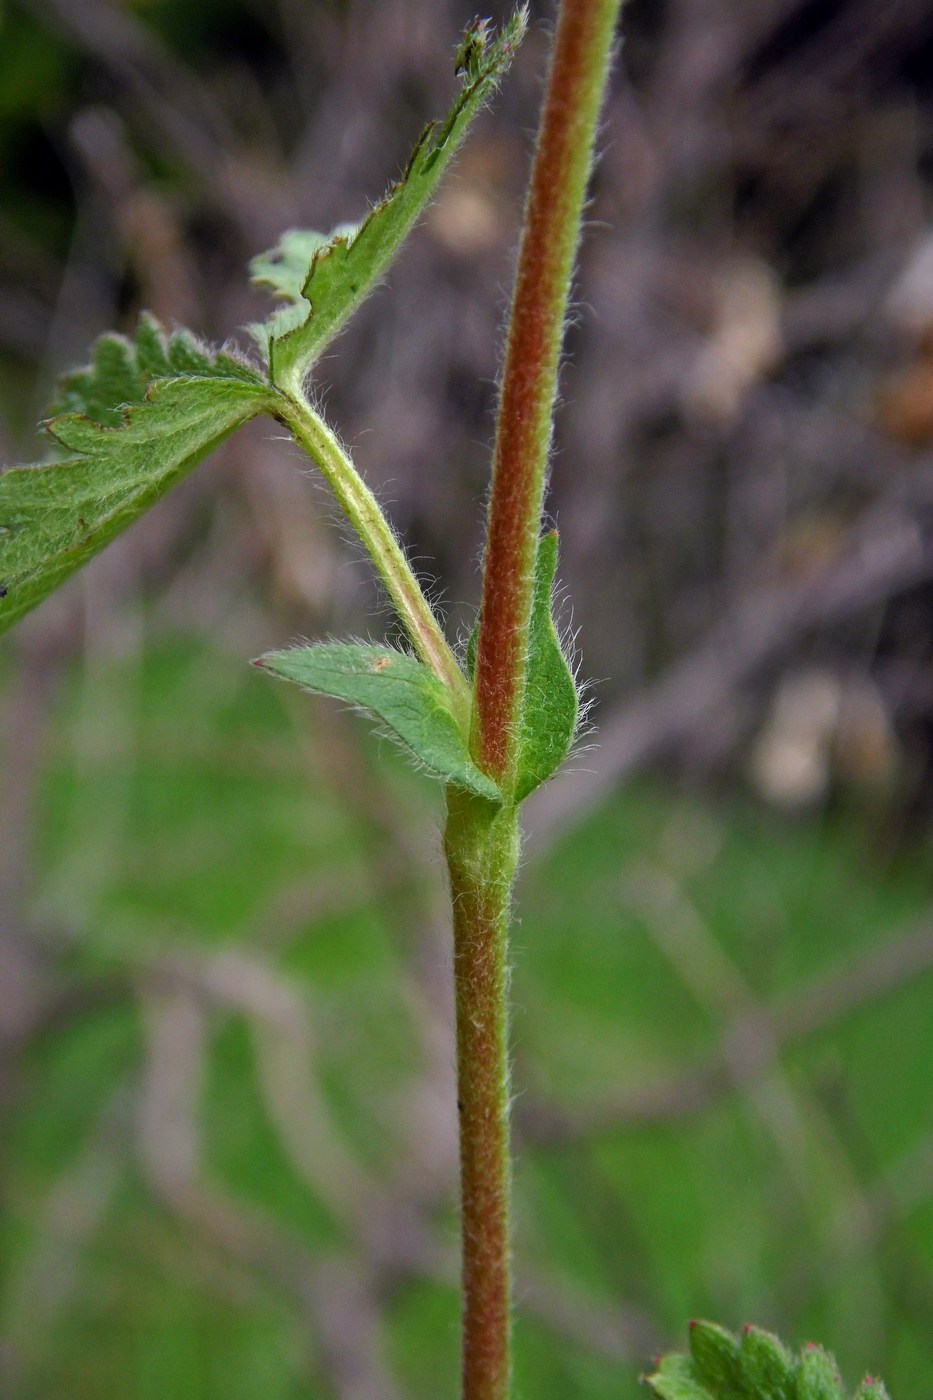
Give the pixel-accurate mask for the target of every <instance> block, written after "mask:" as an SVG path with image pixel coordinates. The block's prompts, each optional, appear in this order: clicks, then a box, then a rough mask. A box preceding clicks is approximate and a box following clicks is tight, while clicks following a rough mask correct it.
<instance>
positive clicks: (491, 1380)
mask: <svg viewBox="0 0 933 1400" xmlns="http://www.w3.org/2000/svg"><path fill="white" fill-rule="evenodd" d="M445 850H446V855H447V864H448V867H449V870H450V883H451V893H452V896H453V909H454V978H455V986H456V1007H457V1108H458V1111H459V1116H460V1197H461V1206H460V1209H461V1230H462V1234H463V1396H464V1400H506V1397H507V1396H508V1394H509V1383H510V1373H511V1363H510V1337H509V1333H510V1327H509V1313H510V1308H511V1282H510V1275H511V1262H510V1252H509V1251H510V1247H509V1195H510V1158H509V1056H508V923H509V897H510V890H511V886H512V880H513V878H514V874H515V866H516V862H517V858H518V813H517V809H516V808H515V807H500V806H497V805H496V804H494V803H491V802H487V801H486V800H485V799H483V798H480V797H474V796H473V795H472V794H470V793H467V792H464V791H462V790H461V789H457V788H450V789H448V818H447V830H446V835H445Z"/></svg>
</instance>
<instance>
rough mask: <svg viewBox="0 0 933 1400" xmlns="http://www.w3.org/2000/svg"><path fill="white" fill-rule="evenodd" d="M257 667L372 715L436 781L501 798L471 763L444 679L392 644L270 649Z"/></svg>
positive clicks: (347, 643)
mask: <svg viewBox="0 0 933 1400" xmlns="http://www.w3.org/2000/svg"><path fill="white" fill-rule="evenodd" d="M255 664H256V665H257V666H261V667H262V668H263V670H266V671H269V672H271V674H272V675H274V676H280V677H281V678H282V679H283V680H288V681H294V682H295V683H296V684H297V685H300V686H302V687H303V688H304V689H305V690H310V691H313V692H314V693H315V694H318V695H331V696H333V697H335V698H336V699H338V700H346V701H347V702H348V703H349V704H351V705H355V706H358V707H359V708H360V709H362V710H366V711H368V712H369V713H370V714H372V715H375V716H376V718H377V719H379V720H381V721H382V722H383V724H384V725H385V726H386V727H387V729H388V730H389V731H390V733H391V734H392V735H393V737H394V738H396V739H398V740H400V742H401V743H402V744H403V745H404V747H405V748H407V749H408V750H409V752H410V753H411V754H413V755H414V757H415V759H416V760H417V761H418V762H419V763H420V764H423V766H424V767H425V768H427V769H428V771H429V772H430V773H432V774H433V775H434V776H435V777H436V778H440V779H441V780H442V781H443V782H445V783H455V784H457V786H458V787H463V788H468V789H469V790H470V791H471V792H475V793H477V794H478V795H479V796H480V797H487V798H489V799H490V800H492V801H494V802H499V801H501V793H500V792H499V789H498V788H497V787H496V785H495V783H494V782H493V781H492V779H491V778H488V777H487V776H486V775H485V773H482V772H480V770H479V769H478V768H477V767H476V765H475V764H474V763H473V760H472V759H471V758H470V754H469V750H468V748H467V743H466V739H465V738H464V735H463V733H462V731H461V729H460V726H459V724H458V723H457V721H456V719H455V718H454V716H453V714H452V712H451V710H450V706H449V703H448V693H447V690H446V688H445V686H444V684H443V682H442V681H440V680H438V678H437V677H436V676H435V675H433V674H432V672H430V671H429V670H428V668H427V667H426V666H423V665H422V663H421V662H420V661H417V660H416V659H415V658H414V657H413V656H407V655H406V654H405V653H404V652H401V651H396V650H395V649H394V648H392V647H386V646H375V645H363V644H360V643H349V642H346V643H340V642H333V643H324V644H320V645H318V646H308V647H294V648H292V649H291V650H290V651H278V652H269V653H268V654H267V655H266V656H261V657H260V658H259V660H258V661H257V662H256V663H255Z"/></svg>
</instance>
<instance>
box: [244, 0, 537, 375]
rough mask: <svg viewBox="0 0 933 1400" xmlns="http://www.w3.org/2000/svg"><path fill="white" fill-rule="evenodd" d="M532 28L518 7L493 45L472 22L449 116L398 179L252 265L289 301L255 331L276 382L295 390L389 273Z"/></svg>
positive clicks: (259, 279) (293, 235)
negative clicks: (362, 207) (345, 221)
mask: <svg viewBox="0 0 933 1400" xmlns="http://www.w3.org/2000/svg"><path fill="white" fill-rule="evenodd" d="M527 21H528V12H527V7H526V6H524V5H523V6H522V7H521V8H520V9H519V10H517V11H516V13H515V14H514V15H513V16H512V18H511V19H510V20H509V21H508V23H507V24H505V25H504V26H503V28H502V30H501V32H500V34H499V35H498V36H497V37H495V38H491V37H490V35H489V32H488V29H487V27H486V26H485V25H483V24H477V23H475V22H474V24H473V25H471V26H470V28H469V29H468V30H467V33H466V36H465V38H464V41H463V43H462V44H461V47H460V49H459V50H458V53H457V71H458V72H460V73H462V75H463V81H462V86H461V89H460V93H459V95H458V97H457V100H456V102H455V103H454V105H453V107H452V109H451V111H450V113H449V114H448V116H447V117H446V119H445V120H444V121H443V122H441V123H440V124H437V123H433V124H432V125H431V126H429V127H428V128H427V129H426V130H425V131H424V132H423V133H422V136H421V139H420V140H419V142H418V144H417V146H416V147H415V150H414V152H413V154H412V156H411V159H410V161H409V162H408V168H407V169H406V171H405V174H404V175H403V176H402V178H401V180H399V181H398V183H397V184H395V185H393V186H392V187H391V188H390V189H389V191H388V193H387V194H386V195H385V197H384V198H383V200H382V201H381V202H380V203H379V204H377V205H376V207H375V208H374V209H372V210H371V211H370V213H369V214H368V215H367V217H366V218H365V219H364V220H363V221H362V223H360V224H359V225H357V226H354V225H343V226H341V227H340V228H338V229H335V230H334V231H333V232H332V233H331V234H329V235H327V236H325V235H323V234H319V233H312V232H309V231H307V230H302V229H292V230H291V231H290V232H288V233H286V234H285V235H284V236H283V238H282V239H281V241H280V243H279V244H278V246H277V247H276V248H273V249H272V250H271V251H270V252H268V253H263V254H261V255H260V256H259V257H258V258H256V259H255V260H254V262H253V264H252V272H253V279H254V281H255V282H256V283H257V284H258V285H259V286H262V287H266V288H267V289H269V290H270V291H272V293H273V294H274V295H275V296H277V297H279V298H281V299H282V300H284V301H286V302H287V303H288V305H287V306H285V307H284V308H283V309H281V310H280V311H278V312H276V314H275V315H274V316H272V317H271V319H270V320H268V321H267V322H266V323H265V324H263V325H260V326H254V327H253V328H252V330H253V333H254V335H256V337H257V339H258V340H259V342H260V344H261V345H262V346H263V347H264V349H265V351H266V354H267V356H268V362H269V373H270V377H271V379H272V382H273V383H274V384H275V385H277V386H278V387H280V388H283V389H287V390H295V389H296V388H298V387H300V385H301V381H302V380H303V379H304V376H305V375H306V373H307V372H308V370H309V369H310V367H311V365H312V364H313V363H314V361H315V360H316V359H317V358H318V357H319V355H320V354H321V352H322V350H323V349H324V347H325V346H326V345H327V343H328V342H329V341H330V340H332V339H333V338H334V336H335V335H336V334H337V333H338V331H339V330H340V329H341V327H342V326H343V324H344V322H345V321H346V320H347V319H348V317H349V316H351V315H352V313H353V312H354V311H355V310H356V308H357V307H358V306H359V305H360V303H361V302H362V301H363V299H364V298H365V297H366V296H367V295H368V293H369V292H370V291H371V290H372V289H373V287H374V286H375V284H376V283H377V282H378V281H379V279H380V277H382V276H383V275H384V273H385V272H386V270H387V269H388V267H389V265H390V263H391V262H392V261H393V259H394V258H395V255H396V253H397V252H398V250H399V247H400V246H401V244H402V242H403V240H404V238H405V237H406V235H407V234H408V232H409V231H410V229H411V228H412V226H413V224H414V223H415V222H416V220H417V219H418V217H419V215H420V214H421V213H422V211H423V210H424V208H425V206H426V205H427V204H428V202H429V201H430V200H431V198H432V197H433V195H434V192H435V190H436V189H437V186H438V183H439V181H440V179H441V176H442V175H443V173H444V171H445V169H446V167H447V165H448V163H449V162H450V160H451V157H452V156H453V155H454V153H455V151H456V150H457V148H458V146H459V145H460V143H461V141H462V140H463V138H464V136H465V135H466V132H467V128H468V127H469V124H470V122H471V121H472V119H473V117H474V116H475V115H476V113H477V111H478V110H479V109H480V107H481V106H482V105H483V103H484V102H485V101H486V99H487V98H488V97H489V96H490V95H491V93H492V92H493V90H494V88H495V86H496V84H497V83H498V81H499V79H500V78H501V77H502V75H503V73H504V72H505V70H506V69H507V68H508V66H509V64H510V63H511V61H512V55H513V53H514V52H515V49H516V47H517V46H518V44H519V43H520V42H521V40H522V37H523V36H524V33H525V28H526V26H527Z"/></svg>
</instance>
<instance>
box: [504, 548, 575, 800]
mask: <svg viewBox="0 0 933 1400" xmlns="http://www.w3.org/2000/svg"><path fill="white" fill-rule="evenodd" d="M556 572H557V531H556V530H552V531H551V533H550V534H548V535H545V536H544V538H543V539H542V540H541V541H540V543H539V544H538V562H537V566H536V570H535V588H534V601H533V603H532V611H531V629H530V632H529V639H528V680H527V684H526V689H525V703H524V706H523V708H522V719H521V746H520V750H519V763H518V782H517V785H516V792H515V796H516V800H517V801H519V802H522V801H524V799H525V798H526V797H527V796H528V795H529V793H531V792H534V790H535V788H536V787H538V786H539V785H540V784H541V783H543V782H544V781H545V779H546V778H549V777H550V776H551V774H552V773H553V772H555V771H556V769H558V768H559V767H560V765H561V764H562V763H563V761H564V759H565V758H566V757H567V754H568V753H569V751H570V746H571V744H572V743H573V739H574V735H575V734H576V732H577V720H578V718H579V699H578V696H577V687H576V682H575V681H574V678H573V672H572V671H571V669H570V667H569V665H568V664H567V658H566V656H565V655H564V653H563V650H562V648H561V644H560V638H559V637H558V635H557V628H556V627H555V626H554V614H553V610H552V593H553V589H554V575H555V573H556Z"/></svg>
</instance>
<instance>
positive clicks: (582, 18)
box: [446, 0, 621, 1400]
mask: <svg viewBox="0 0 933 1400" xmlns="http://www.w3.org/2000/svg"><path fill="white" fill-rule="evenodd" d="M620 3H621V0H562V4H561V9H560V19H559V22H558V27H557V36H556V40H555V46H554V54H553V58H552V61H551V68H550V73H549V77H548V87H547V93H546V96H545V102H544V111H543V114H542V118H541V128H540V131H539V135H538V144H537V148H536V152H535V160H534V166H533V170H532V176H531V185H530V189H529V195H528V203H527V207H526V210H525V223H524V229H523V233H522V246H521V253H520V256H519V267H518V277H517V281H516V287H515V295H514V299H513V304H512V317H511V321H510V326H509V338H508V348H507V351H506V361H505V369H504V373H503V381H502V398H501V402H500V407H499V421H498V426H497V431H496V448H495V459H494V465H493V485H492V495H491V498H490V505H489V522H488V533H487V543H486V561H485V570H484V578H483V603H482V612H481V616H480V633H479V645H478V650H477V660H476V676H475V685H474V696H475V699H474V708H473V715H472V734H471V743H472V747H473V754H474V757H475V759H476V761H477V762H478V764H479V766H480V767H481V768H483V769H484V770H485V771H486V772H487V773H489V774H490V776H491V777H493V778H494V779H495V780H496V782H497V783H498V784H499V787H500V789H501V790H502V792H503V794H504V796H505V802H504V804H503V805H502V806H501V807H499V806H496V805H494V804H492V803H489V802H486V801H484V800H483V799H481V798H477V797H473V796H471V795H469V794H467V793H464V792H462V791H459V790H457V789H450V790H449V797H448V819H447V832H446V854H447V862H448V865H449V868H450V882H451V892H452V895H453V903H454V977H455V983H456V1005H457V1078H458V1088H459V1099H458V1107H459V1111H460V1172H461V1198H462V1199H461V1212H462V1230H463V1391H462V1395H463V1400H508V1397H509V1393H510V1386H511V1362H510V1346H511V1342H510V1335H511V1334H510V1308H511V1297H510V1230H509V1194H510V1157H509V1122H508V1114H509V1058H508V926H509V912H510V898H511V888H512V882H513V880H514V876H515V870H516V866H517V861H518V844H519V826H518V804H517V802H516V800H515V796H516V786H517V777H518V760H519V742H520V734H521V724H520V720H521V714H522V705H523V701H524V693H525V687H526V679H527V669H528V651H529V627H530V622H531V611H532V602H533V594H534V576H535V563H536V559H537V551H538V537H539V534H540V529H541V511H542V504H543V496H544V485H545V475H546V470H547V457H548V450H549V448H550V442H551V420H552V414H553V408H554V397H555V393H556V386H557V369H558V360H559V356H560V345H561V336H562V333H563V325H564V318H565V315H566V311H567V301H568V296H569V287H570V279H571V275H572V272H573V261H574V257H575V254H576V248H577V242H578V240H579V230H580V218H581V214H582V210H583V201H584V198H585V194H586V183H587V178H588V175H589V170H590V164H591V161H592V154H593V144H594V140H595V133H596V123H597V119H598V116H599V108H600V103H601V100H602V93H603V87H604V84H605V78H606V72H607V68H608V63H609V53H610V48H611V44H612V36H613V32H614V27H615V22H616V18H617V16H618V12H619V8H620Z"/></svg>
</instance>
